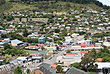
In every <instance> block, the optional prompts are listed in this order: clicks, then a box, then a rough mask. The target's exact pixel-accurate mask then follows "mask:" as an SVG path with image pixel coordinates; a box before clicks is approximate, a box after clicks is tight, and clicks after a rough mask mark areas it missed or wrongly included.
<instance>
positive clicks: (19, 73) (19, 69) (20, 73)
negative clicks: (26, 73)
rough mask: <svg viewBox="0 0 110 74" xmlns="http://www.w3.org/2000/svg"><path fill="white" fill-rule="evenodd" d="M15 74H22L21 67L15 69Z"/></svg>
mask: <svg viewBox="0 0 110 74" xmlns="http://www.w3.org/2000/svg"><path fill="white" fill-rule="evenodd" d="M14 74H22V67H21V66H17V67H16V68H15V69H14Z"/></svg>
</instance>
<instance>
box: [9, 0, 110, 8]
mask: <svg viewBox="0 0 110 74" xmlns="http://www.w3.org/2000/svg"><path fill="white" fill-rule="evenodd" d="M10 1H11V2H14V1H15V2H18V1H20V2H26V3H27V4H30V2H35V1H54V2H57V1H64V2H73V3H79V4H89V3H94V4H96V5H98V6H100V7H103V8H104V9H109V8H110V6H107V5H103V4H102V3H101V2H99V1H97V0H10Z"/></svg>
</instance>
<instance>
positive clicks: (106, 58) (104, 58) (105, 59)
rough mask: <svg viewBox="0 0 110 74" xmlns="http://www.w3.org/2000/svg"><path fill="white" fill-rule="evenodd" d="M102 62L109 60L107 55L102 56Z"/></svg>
mask: <svg viewBox="0 0 110 74" xmlns="http://www.w3.org/2000/svg"><path fill="white" fill-rule="evenodd" d="M102 62H110V57H108V56H105V57H103V60H102Z"/></svg>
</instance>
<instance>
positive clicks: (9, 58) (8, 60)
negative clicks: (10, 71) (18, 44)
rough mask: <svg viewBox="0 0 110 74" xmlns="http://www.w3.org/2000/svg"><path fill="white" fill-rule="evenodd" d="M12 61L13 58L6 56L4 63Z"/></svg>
mask: <svg viewBox="0 0 110 74" xmlns="http://www.w3.org/2000/svg"><path fill="white" fill-rule="evenodd" d="M12 60H13V58H12V56H11V55H8V54H6V55H5V57H4V60H3V61H4V62H5V63H9V62H10V61H12Z"/></svg>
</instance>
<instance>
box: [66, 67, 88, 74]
mask: <svg viewBox="0 0 110 74" xmlns="http://www.w3.org/2000/svg"><path fill="white" fill-rule="evenodd" d="M65 74H89V73H87V72H85V71H83V70H80V69H77V68H74V67H71V68H70V69H69V70H68V71H67V72H66V73H65Z"/></svg>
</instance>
